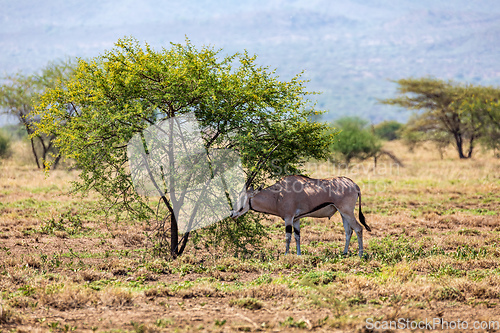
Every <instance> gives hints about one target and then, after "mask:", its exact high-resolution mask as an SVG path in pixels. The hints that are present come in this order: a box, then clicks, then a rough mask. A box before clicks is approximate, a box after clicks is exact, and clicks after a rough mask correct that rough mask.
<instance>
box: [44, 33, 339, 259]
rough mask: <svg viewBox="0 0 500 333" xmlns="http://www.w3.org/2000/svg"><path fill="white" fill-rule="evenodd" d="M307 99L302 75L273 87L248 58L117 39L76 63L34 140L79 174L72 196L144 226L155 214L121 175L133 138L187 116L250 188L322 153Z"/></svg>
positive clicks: (322, 138)
mask: <svg viewBox="0 0 500 333" xmlns="http://www.w3.org/2000/svg"><path fill="white" fill-rule="evenodd" d="M309 94H310V93H309V92H307V91H306V89H305V82H304V81H303V80H301V79H300V75H297V76H296V77H294V78H292V79H291V80H290V81H280V79H279V78H278V76H277V75H276V74H275V72H274V71H271V70H269V69H268V68H267V67H262V66H259V65H258V64H257V62H256V56H251V55H249V54H248V53H246V52H243V53H236V54H233V55H227V56H223V55H222V52H221V50H216V49H214V48H212V47H202V48H200V49H197V48H196V47H195V46H194V45H193V44H191V42H190V41H189V40H186V43H185V44H172V45H171V47H170V48H163V49H161V50H160V51H156V50H154V49H153V48H151V47H150V46H149V45H147V44H145V45H144V46H143V45H141V44H140V43H139V42H138V41H136V40H135V39H133V38H123V39H120V40H118V42H117V43H116V44H115V48H113V49H112V50H109V51H107V52H105V53H104V54H102V55H101V56H98V57H96V58H93V59H90V60H87V61H86V60H80V61H79V63H78V66H77V68H76V71H75V74H74V76H73V77H72V78H71V79H69V80H68V81H66V82H65V84H64V86H62V85H61V86H57V87H54V88H52V89H49V90H47V91H46V92H45V93H44V94H43V95H42V96H41V97H40V103H39V104H38V106H37V108H36V111H35V114H36V116H37V117H40V123H39V124H38V126H37V131H36V133H37V134H55V135H56V138H55V140H54V143H55V145H56V146H57V147H58V148H59V150H60V152H61V154H62V155H63V156H64V157H65V158H71V159H74V160H75V162H76V164H77V165H78V167H79V168H81V170H82V172H81V174H80V178H81V181H80V182H79V186H78V189H79V190H81V191H84V192H85V191H89V190H96V191H97V192H99V193H100V194H101V195H102V197H103V199H104V200H105V201H107V202H109V203H110V204H112V205H113V207H115V208H120V209H124V210H126V211H129V212H133V213H134V214H135V215H136V216H137V217H140V218H142V219H148V218H151V216H152V214H153V210H152V209H151V208H150V207H149V205H148V204H147V200H146V199H144V198H143V197H140V196H139V195H138V194H137V193H135V192H134V191H133V184H132V180H131V176H130V170H129V169H128V161H127V143H128V142H129V140H130V139H131V138H132V137H133V136H134V135H135V134H137V133H142V131H143V130H144V129H145V128H146V127H147V126H150V125H151V124H154V123H155V122H157V121H159V120H161V119H166V118H171V117H176V116H179V115H183V114H188V113H194V115H195V117H196V119H197V121H198V122H199V124H200V126H201V128H202V129H203V131H202V137H203V141H204V146H205V148H206V149H207V150H209V149H213V148H226V149H232V150H234V151H237V152H238V153H239V154H240V156H241V159H242V163H243V166H244V170H245V171H246V172H247V173H248V174H250V173H251V172H252V171H256V172H257V175H256V178H255V180H256V181H262V180H265V179H267V178H278V177H280V176H282V175H283V173H284V172H285V170H287V171H288V172H292V173H296V172H300V171H301V167H302V165H303V163H304V162H305V161H306V160H307V159H309V158H317V159H321V158H325V157H327V155H328V147H329V145H330V144H331V142H332V137H333V136H332V135H331V134H329V133H328V126H327V125H326V124H321V123H317V122H313V121H310V119H311V117H312V116H314V115H316V114H318V113H319V111H317V110H316V109H315V108H314V105H312V104H311V103H310V102H309V100H308V99H307V98H306V97H307V96H308V95H309ZM274 148H276V149H274ZM273 149H274V150H273ZM264 156H267V157H268V159H266V160H265V163H261V168H259V170H254V169H255V166H256V165H257V164H258V162H259V161H261V162H262V158H263V157H264ZM168 204H169V203H168V200H167V201H166V205H168ZM174 224H175V221H172V227H174ZM187 238H188V237H184V238H183V241H184V243H183V245H181V246H180V247H178V244H175V243H176V242H177V240H174V239H172V243H171V244H170V245H171V247H172V253H173V255H174V256H175V255H177V254H180V253H182V250H183V249H184V246H185V242H186V241H187Z"/></svg>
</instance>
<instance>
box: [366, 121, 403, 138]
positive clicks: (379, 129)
mask: <svg viewBox="0 0 500 333" xmlns="http://www.w3.org/2000/svg"><path fill="white" fill-rule="evenodd" d="M402 128H403V124H401V123H400V122H398V121H395V120H385V121H383V122H381V123H379V124H377V125H375V126H374V127H373V132H374V133H375V135H376V136H378V137H379V138H381V139H384V140H388V141H392V140H396V139H399V138H400V137H401V135H400V130H401V129H402Z"/></svg>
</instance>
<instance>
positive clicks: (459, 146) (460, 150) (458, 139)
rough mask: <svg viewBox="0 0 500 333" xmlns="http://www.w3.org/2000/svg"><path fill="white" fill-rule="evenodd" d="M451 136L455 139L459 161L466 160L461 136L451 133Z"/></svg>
mask: <svg viewBox="0 0 500 333" xmlns="http://www.w3.org/2000/svg"><path fill="white" fill-rule="evenodd" d="M453 136H454V137H455V144H456V146H457V152H458V157H459V158H460V159H464V158H467V157H466V156H465V155H464V142H463V140H462V136H461V135H460V133H453Z"/></svg>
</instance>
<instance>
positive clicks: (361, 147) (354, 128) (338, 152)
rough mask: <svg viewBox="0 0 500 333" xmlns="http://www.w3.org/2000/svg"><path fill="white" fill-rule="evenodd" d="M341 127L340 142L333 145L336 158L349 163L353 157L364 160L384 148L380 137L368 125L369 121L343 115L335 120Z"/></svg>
mask: <svg viewBox="0 0 500 333" xmlns="http://www.w3.org/2000/svg"><path fill="white" fill-rule="evenodd" d="M334 127H335V128H337V129H340V130H341V132H340V134H339V135H338V140H339V141H338V142H335V143H334V144H332V146H331V150H332V151H333V153H334V156H333V157H334V159H335V160H338V159H342V160H344V161H345V163H346V164H349V163H350V162H351V160H352V159H354V158H356V159H360V160H364V159H367V158H370V157H374V156H376V155H377V153H378V152H379V151H380V149H381V148H382V144H381V142H380V139H379V138H378V137H377V136H376V135H375V134H373V132H372V130H371V129H370V128H369V127H368V122H367V121H365V120H363V119H361V118H358V117H343V118H340V119H338V120H337V121H335V123H334Z"/></svg>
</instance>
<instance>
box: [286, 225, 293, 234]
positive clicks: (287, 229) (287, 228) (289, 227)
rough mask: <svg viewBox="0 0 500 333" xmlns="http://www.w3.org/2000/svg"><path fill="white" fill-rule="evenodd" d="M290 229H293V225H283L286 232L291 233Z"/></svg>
mask: <svg viewBox="0 0 500 333" xmlns="http://www.w3.org/2000/svg"><path fill="white" fill-rule="evenodd" d="M292 229H293V227H292V226H291V225H287V226H286V227H285V231H286V233H287V234H291V233H292Z"/></svg>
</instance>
